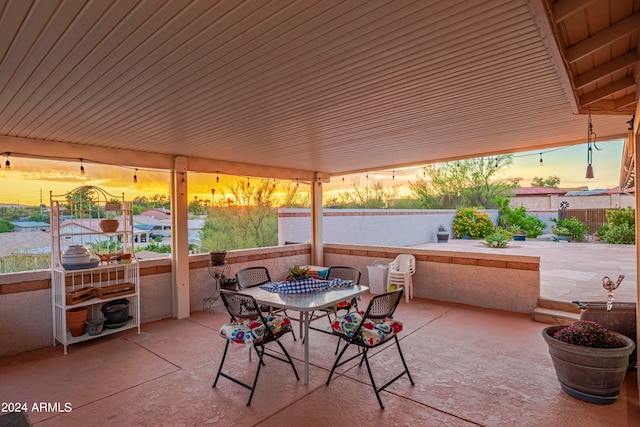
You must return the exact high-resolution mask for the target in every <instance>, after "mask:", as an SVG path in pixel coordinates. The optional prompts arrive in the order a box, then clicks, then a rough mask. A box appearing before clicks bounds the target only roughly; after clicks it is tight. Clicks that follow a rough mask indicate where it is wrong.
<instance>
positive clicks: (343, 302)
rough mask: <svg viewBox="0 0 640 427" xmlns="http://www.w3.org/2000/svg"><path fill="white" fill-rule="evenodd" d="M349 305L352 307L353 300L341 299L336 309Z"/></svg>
mask: <svg viewBox="0 0 640 427" xmlns="http://www.w3.org/2000/svg"><path fill="white" fill-rule="evenodd" d="M349 307H351V300H346V301H340V302H339V303H338V304H336V310H343V309H345V308H349Z"/></svg>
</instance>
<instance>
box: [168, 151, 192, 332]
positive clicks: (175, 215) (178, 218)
mask: <svg viewBox="0 0 640 427" xmlns="http://www.w3.org/2000/svg"><path fill="white" fill-rule="evenodd" d="M187 197H188V193H187V159H186V158H185V157H176V159H175V163H174V169H173V170H172V173H171V246H172V250H171V263H172V266H171V272H172V275H171V282H172V297H173V315H174V317H176V318H178V319H182V318H185V317H189V314H190V311H191V309H190V304H189V240H188V239H189V227H188V213H189V212H188V201H187Z"/></svg>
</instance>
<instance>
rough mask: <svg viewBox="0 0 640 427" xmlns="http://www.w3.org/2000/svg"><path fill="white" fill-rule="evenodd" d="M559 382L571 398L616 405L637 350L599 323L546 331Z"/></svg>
mask: <svg viewBox="0 0 640 427" xmlns="http://www.w3.org/2000/svg"><path fill="white" fill-rule="evenodd" d="M542 336H543V338H544V340H545V341H546V342H547V345H548V347H549V354H550V355H551V360H552V361H553V367H554V368H555V371H556V375H557V377H558V381H559V382H560V386H561V387H562V389H563V390H564V391H565V392H566V393H567V394H569V395H571V396H573V397H575V398H578V399H581V400H584V401H586V402H591V403H599V404H608V403H613V402H614V401H615V400H616V399H617V398H618V397H619V396H620V389H621V387H622V384H623V382H624V377H625V375H626V372H627V367H628V366H629V356H630V355H631V353H632V352H633V349H634V348H635V344H634V342H633V340H632V339H631V338H629V337H627V336H625V335H622V334H619V333H617V332H613V331H609V330H607V329H606V328H604V327H603V326H602V325H600V324H599V323H597V322H593V321H585V320H579V321H577V322H575V323H573V324H572V325H569V326H566V325H554V326H548V327H546V328H544V329H543V331H542Z"/></svg>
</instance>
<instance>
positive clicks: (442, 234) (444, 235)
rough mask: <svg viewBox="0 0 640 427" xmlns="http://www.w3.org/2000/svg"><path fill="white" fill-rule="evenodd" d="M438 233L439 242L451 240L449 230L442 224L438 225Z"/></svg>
mask: <svg viewBox="0 0 640 427" xmlns="http://www.w3.org/2000/svg"><path fill="white" fill-rule="evenodd" d="M436 235H437V236H438V243H447V242H448V241H449V230H447V229H446V228H445V227H444V225H442V224H440V225H439V226H438V231H437V232H436Z"/></svg>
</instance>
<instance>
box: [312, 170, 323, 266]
mask: <svg viewBox="0 0 640 427" xmlns="http://www.w3.org/2000/svg"><path fill="white" fill-rule="evenodd" d="M311 264H312V265H324V242H323V241H322V182H321V181H320V180H319V179H314V180H313V181H311Z"/></svg>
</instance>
